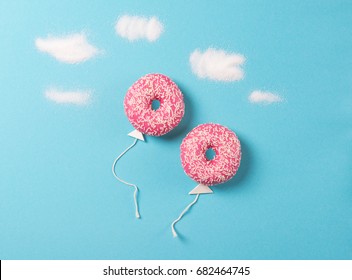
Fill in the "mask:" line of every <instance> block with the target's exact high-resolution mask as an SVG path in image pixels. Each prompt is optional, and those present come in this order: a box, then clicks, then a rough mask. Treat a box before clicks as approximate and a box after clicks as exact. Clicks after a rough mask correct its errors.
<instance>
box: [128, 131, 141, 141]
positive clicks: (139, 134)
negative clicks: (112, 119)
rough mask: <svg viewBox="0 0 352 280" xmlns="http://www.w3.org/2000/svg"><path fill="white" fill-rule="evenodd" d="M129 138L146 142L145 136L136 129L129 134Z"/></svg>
mask: <svg viewBox="0 0 352 280" xmlns="http://www.w3.org/2000/svg"><path fill="white" fill-rule="evenodd" d="M128 136H131V137H133V138H137V139H138V140H142V141H144V136H143V134H142V132H139V131H138V130H136V129H135V130H133V131H131V132H130V133H128Z"/></svg>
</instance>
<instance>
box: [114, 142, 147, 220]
mask: <svg viewBox="0 0 352 280" xmlns="http://www.w3.org/2000/svg"><path fill="white" fill-rule="evenodd" d="M137 141H138V139H137V138H136V139H135V140H134V142H133V143H132V145H130V146H129V147H128V148H127V149H126V150H124V151H123V152H122V153H121V154H120V155H119V156H118V157H117V158H116V159H115V161H114V163H113V164H112V174H113V175H114V177H115V178H116V179H117V180H119V181H120V182H121V183H123V184H125V185H127V186H130V187H133V188H134V195H133V196H134V205H135V207H136V217H137V218H138V219H139V218H140V217H141V216H140V215H139V211H138V201H137V193H138V187H137V186H136V185H135V184H131V183H128V182H126V181H124V180H122V179H121V178H119V177H118V176H117V175H116V173H115V167H116V163H117V161H118V160H119V159H120V158H121V157H122V156H123V155H124V154H125V153H127V152H128V150H130V149H131V148H132V147H133V146H134V145H136V143H137Z"/></svg>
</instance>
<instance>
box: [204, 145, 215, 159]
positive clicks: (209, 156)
mask: <svg viewBox="0 0 352 280" xmlns="http://www.w3.org/2000/svg"><path fill="white" fill-rule="evenodd" d="M215 156H216V152H215V151H214V149H213V148H211V147H209V148H208V149H207V150H206V151H205V157H206V159H207V160H213V159H214V158H215Z"/></svg>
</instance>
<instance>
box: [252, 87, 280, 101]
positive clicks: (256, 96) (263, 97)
mask: <svg viewBox="0 0 352 280" xmlns="http://www.w3.org/2000/svg"><path fill="white" fill-rule="evenodd" d="M248 100H249V101H250V102H251V103H263V104H271V103H275V102H282V101H283V98H282V97H281V96H279V95H277V94H274V93H271V92H268V91H260V90H255V91H253V92H252V93H251V94H250V95H249V96H248Z"/></svg>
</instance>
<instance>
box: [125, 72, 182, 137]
mask: <svg viewBox="0 0 352 280" xmlns="http://www.w3.org/2000/svg"><path fill="white" fill-rule="evenodd" d="M153 100H158V101H159V102H160V106H159V108H158V109H156V110H153V109H152V102H153ZM124 108H125V113H126V115H127V117H128V119H129V121H130V122H131V124H132V125H133V126H134V128H135V129H137V130H138V131H140V132H142V133H144V134H148V135H152V136H161V135H163V134H165V133H168V132H169V131H170V130H172V129H173V128H175V127H176V126H177V125H178V124H179V123H180V121H181V119H182V117H183V115H184V113H185V104H184V101H183V95H182V92H181V91H180V89H179V88H178V87H177V85H176V84H175V83H174V82H173V81H172V80H171V79H170V78H169V77H167V76H165V75H162V74H148V75H146V76H144V77H142V78H140V79H139V80H137V81H136V82H135V83H134V84H133V85H132V86H131V87H130V88H129V89H128V91H127V94H126V96H125V100H124Z"/></svg>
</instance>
